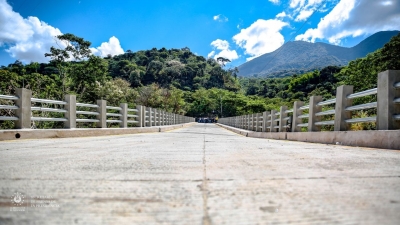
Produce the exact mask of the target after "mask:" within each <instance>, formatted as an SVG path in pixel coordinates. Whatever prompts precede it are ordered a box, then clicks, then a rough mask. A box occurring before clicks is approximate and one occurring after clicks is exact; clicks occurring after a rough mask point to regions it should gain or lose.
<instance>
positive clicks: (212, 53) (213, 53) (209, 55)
mask: <svg viewBox="0 0 400 225" xmlns="http://www.w3.org/2000/svg"><path fill="white" fill-rule="evenodd" d="M214 55H215V51H211V52H210V53H208V55H207V58H211V57H213V56H214Z"/></svg>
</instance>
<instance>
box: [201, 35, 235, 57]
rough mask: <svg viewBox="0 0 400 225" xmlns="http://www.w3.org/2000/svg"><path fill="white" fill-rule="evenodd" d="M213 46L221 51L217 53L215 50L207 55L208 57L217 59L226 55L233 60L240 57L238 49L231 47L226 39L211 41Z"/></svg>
mask: <svg viewBox="0 0 400 225" xmlns="http://www.w3.org/2000/svg"><path fill="white" fill-rule="evenodd" d="M211 46H212V47H213V48H214V49H215V50H219V51H220V52H219V53H218V54H216V51H215V50H213V51H211V52H210V53H209V54H208V55H207V56H208V58H211V57H213V58H214V59H217V58H218V57H224V58H226V59H229V60H231V61H232V60H235V59H238V58H239V56H238V54H237V52H236V50H231V49H229V42H228V41H226V40H221V39H217V40H215V41H213V42H211Z"/></svg>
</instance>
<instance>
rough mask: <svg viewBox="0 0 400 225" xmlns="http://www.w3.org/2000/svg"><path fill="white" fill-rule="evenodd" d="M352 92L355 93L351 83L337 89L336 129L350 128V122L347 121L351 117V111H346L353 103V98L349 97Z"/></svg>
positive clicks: (344, 129)
mask: <svg viewBox="0 0 400 225" xmlns="http://www.w3.org/2000/svg"><path fill="white" fill-rule="evenodd" d="M350 94H353V86H351V85H342V86H339V87H337V89H336V103H335V123H334V131H346V130H349V128H350V124H349V123H346V120H347V119H351V111H346V108H347V107H349V106H351V105H352V104H353V100H352V99H348V98H347V96H348V95H350Z"/></svg>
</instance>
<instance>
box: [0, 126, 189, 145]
mask: <svg viewBox="0 0 400 225" xmlns="http://www.w3.org/2000/svg"><path fill="white" fill-rule="evenodd" d="M193 124H195V123H194V122H192V123H185V124H177V125H168V126H153V127H133V128H77V129H42V130H37V129H34V130H31V129H18V130H0V141H5V140H18V139H42V138H71V137H92V136H107V135H122V134H140V133H153V132H165V131H169V130H174V129H178V128H183V127H188V126H191V125H193Z"/></svg>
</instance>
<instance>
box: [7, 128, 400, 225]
mask: <svg viewBox="0 0 400 225" xmlns="http://www.w3.org/2000/svg"><path fill="white" fill-rule="evenodd" d="M399 165H400V152H399V151H396V150H384V149H372V148H362V147H349V146H342V145H327V144H315V143H304V142H294V141H285V140H271V139H260V138H249V137H245V136H243V135H238V134H236V133H234V132H231V131H228V130H226V129H223V128H222V127H220V126H217V125H215V124H197V123H191V124H189V126H186V127H182V128H179V129H174V130H171V131H167V132H153V133H142V134H126V135H114V136H105V137H81V138H58V139H54V138H53V139H26V140H21V139H20V140H11V141H3V142H2V143H1V144H0V171H1V173H0V179H1V184H0V190H1V196H0V206H1V207H0V223H1V224H24V223H37V224H60V223H68V224H99V223H106V224H118V223H123V224H128V223H129V224H156V223H162V224H266V223H268V224H288V223H296V224H333V223H341V224H398V222H399V221H400V214H399V213H398V212H399V210H400V194H399V193H400V167H399ZM17 192H19V194H20V195H24V202H23V203H22V205H16V204H15V202H13V196H14V195H15V193H16V194H18V193H17ZM14 197H15V196H14ZM10 208H11V209H15V208H17V210H18V209H19V210H21V209H22V208H24V210H25V211H11V210H10Z"/></svg>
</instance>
